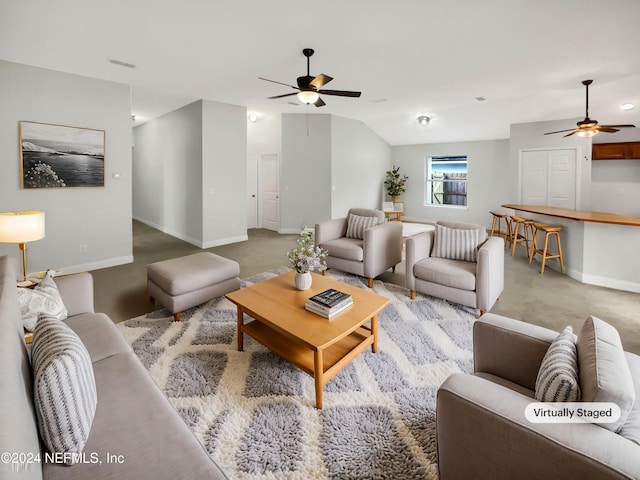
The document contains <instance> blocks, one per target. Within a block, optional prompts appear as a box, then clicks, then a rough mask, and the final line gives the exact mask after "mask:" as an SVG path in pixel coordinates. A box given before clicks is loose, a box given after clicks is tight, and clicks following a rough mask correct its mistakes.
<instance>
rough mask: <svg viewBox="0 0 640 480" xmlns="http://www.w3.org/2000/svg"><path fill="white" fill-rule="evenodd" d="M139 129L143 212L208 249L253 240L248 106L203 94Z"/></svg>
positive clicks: (138, 202) (137, 205)
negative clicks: (250, 234)
mask: <svg viewBox="0 0 640 480" xmlns="http://www.w3.org/2000/svg"><path fill="white" fill-rule="evenodd" d="M134 135H135V151H134V163H135V171H134V173H135V179H134V184H133V187H134V191H135V192H136V193H135V199H134V217H135V218H136V219H138V220H140V221H142V222H144V223H147V224H149V225H151V226H153V227H155V228H158V229H159V230H162V231H163V232H166V233H168V234H170V235H173V236H175V237H178V238H181V239H182V240H185V241H187V242H189V243H192V244H193V245H196V246H198V247H201V248H209V247H213V246H216V245H223V244H227V243H234V242H238V241H242V240H246V239H247V232H246V217H247V214H246V201H245V192H246V158H247V136H246V135H247V134H246V109H245V108H244V107H239V106H235V105H228V104H223V103H217V102H210V101H205V100H199V101H197V102H194V103H192V104H190V105H187V106H185V107H182V108H180V109H178V110H175V111H173V112H171V113H168V114H166V115H163V116H162V117H159V118H158V119H156V120H153V121H150V122H147V123H145V124H144V125H141V126H139V127H137V128H136V129H135V132H134Z"/></svg>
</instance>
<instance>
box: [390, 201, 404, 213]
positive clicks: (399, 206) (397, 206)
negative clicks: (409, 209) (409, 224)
mask: <svg viewBox="0 0 640 480" xmlns="http://www.w3.org/2000/svg"><path fill="white" fill-rule="evenodd" d="M393 210H394V211H396V212H404V202H393Z"/></svg>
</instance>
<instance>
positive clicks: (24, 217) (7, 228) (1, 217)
mask: <svg viewBox="0 0 640 480" xmlns="http://www.w3.org/2000/svg"><path fill="white" fill-rule="evenodd" d="M41 238H44V211H42V210H29V211H25V212H1V213H0V242H2V243H27V242H33V241H34V240H40V239H41Z"/></svg>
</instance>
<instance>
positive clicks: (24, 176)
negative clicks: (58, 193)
mask: <svg viewBox="0 0 640 480" xmlns="http://www.w3.org/2000/svg"><path fill="white" fill-rule="evenodd" d="M105 137H106V132H105V131H104V130H96V129H92V128H84V127H70V126H66V125H57V124H51V123H40V122H31V121H24V120H21V121H20V122H19V143H20V182H21V188H24V189H30V188H67V187H104V181H105V168H104V162H105V140H106V138H105Z"/></svg>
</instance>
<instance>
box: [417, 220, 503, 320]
mask: <svg viewBox="0 0 640 480" xmlns="http://www.w3.org/2000/svg"><path fill="white" fill-rule="evenodd" d="M478 246H479V248H477V247H478ZM406 286H407V288H408V289H409V290H410V291H411V298H415V296H416V292H420V293H425V294H427V295H431V296H433V297H438V298H444V299H445V300H449V301H451V302H455V303H459V304H462V305H466V306H468V307H472V308H477V309H479V310H480V312H481V313H485V312H487V311H489V310H491V307H493V304H494V303H495V302H496V300H497V299H498V297H499V296H500V294H501V293H502V290H503V288H504V240H503V239H502V238H499V237H489V238H487V231H486V229H485V227H483V226H482V225H475V224H472V223H450V222H438V223H436V230H435V231H433V232H424V233H420V234H418V235H414V236H412V237H409V238H407V241H406Z"/></svg>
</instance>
